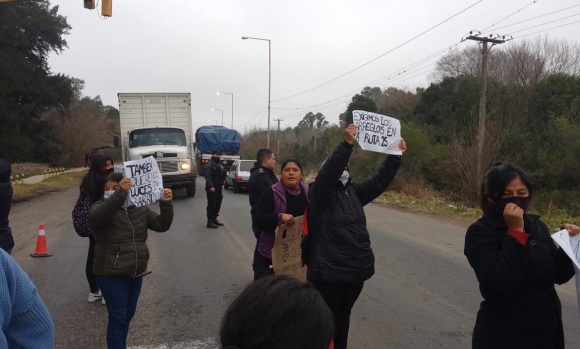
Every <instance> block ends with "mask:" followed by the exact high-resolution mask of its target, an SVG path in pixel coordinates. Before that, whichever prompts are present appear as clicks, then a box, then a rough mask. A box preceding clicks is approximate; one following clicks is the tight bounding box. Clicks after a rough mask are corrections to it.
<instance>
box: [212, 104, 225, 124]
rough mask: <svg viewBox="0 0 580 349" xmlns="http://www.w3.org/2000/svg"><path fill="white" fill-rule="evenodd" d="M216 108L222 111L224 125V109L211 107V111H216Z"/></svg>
mask: <svg viewBox="0 0 580 349" xmlns="http://www.w3.org/2000/svg"><path fill="white" fill-rule="evenodd" d="M216 110H219V111H221V112H222V126H223V125H224V111H223V110H221V109H216V108H211V111H216Z"/></svg>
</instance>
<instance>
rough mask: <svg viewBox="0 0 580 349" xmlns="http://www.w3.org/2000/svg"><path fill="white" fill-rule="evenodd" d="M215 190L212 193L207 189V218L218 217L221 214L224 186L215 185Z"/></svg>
mask: <svg viewBox="0 0 580 349" xmlns="http://www.w3.org/2000/svg"><path fill="white" fill-rule="evenodd" d="M214 188H215V191H214V192H213V193H212V192H211V191H209V189H206V190H205V192H206V193H207V218H209V219H216V218H217V217H218V216H219V215H220V209H221V207H222V199H223V197H224V196H223V192H222V188H223V187H222V186H219V187H214Z"/></svg>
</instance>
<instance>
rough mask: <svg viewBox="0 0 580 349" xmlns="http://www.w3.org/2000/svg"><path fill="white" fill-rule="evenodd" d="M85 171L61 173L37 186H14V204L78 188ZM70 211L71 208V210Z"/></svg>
mask: <svg viewBox="0 0 580 349" xmlns="http://www.w3.org/2000/svg"><path fill="white" fill-rule="evenodd" d="M85 174H86V171H78V172H70V173H63V174H60V175H57V176H53V177H50V178H47V179H45V180H43V181H42V182H40V183H37V184H14V185H13V186H12V187H13V188H14V196H13V197H12V200H13V201H14V202H20V201H25V200H29V199H32V198H35V197H37V196H40V195H44V194H47V193H52V192H56V191H61V190H64V189H68V188H70V187H71V186H78V185H79V184H80V182H81V179H82V178H83V176H84V175H85ZM71 209H72V208H71Z"/></svg>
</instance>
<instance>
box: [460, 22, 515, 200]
mask: <svg viewBox="0 0 580 349" xmlns="http://www.w3.org/2000/svg"><path fill="white" fill-rule="evenodd" d="M478 33H479V32H478ZM472 34H473V31H471V32H469V35H468V36H467V37H466V38H464V39H463V40H462V41H465V40H474V41H478V42H480V43H482V44H483V45H482V49H481V96H480V98H479V130H478V137H477V177H476V178H477V188H476V190H479V188H480V187H481V177H482V176H483V165H484V164H483V144H484V142H485V118H486V108H485V107H486V103H487V56H488V53H489V50H491V48H492V47H493V46H494V45H496V44H503V43H504V42H505V40H504V39H505V36H503V37H501V39H499V37H500V36H499V35H493V34H492V35H489V36H487V37H482V36H477V35H472ZM479 34H481V33H479ZM488 43H491V46H488Z"/></svg>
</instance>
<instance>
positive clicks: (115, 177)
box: [105, 172, 124, 191]
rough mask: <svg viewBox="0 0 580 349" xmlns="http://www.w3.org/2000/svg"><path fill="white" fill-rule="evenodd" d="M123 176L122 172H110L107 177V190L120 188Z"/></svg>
mask: <svg viewBox="0 0 580 349" xmlns="http://www.w3.org/2000/svg"><path fill="white" fill-rule="evenodd" d="M123 177H124V176H123V174H122V173H118V172H115V173H109V174H108V175H107V177H105V191H115V190H117V189H119V187H120V186H119V183H120V182H121V180H122V179H123Z"/></svg>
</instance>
